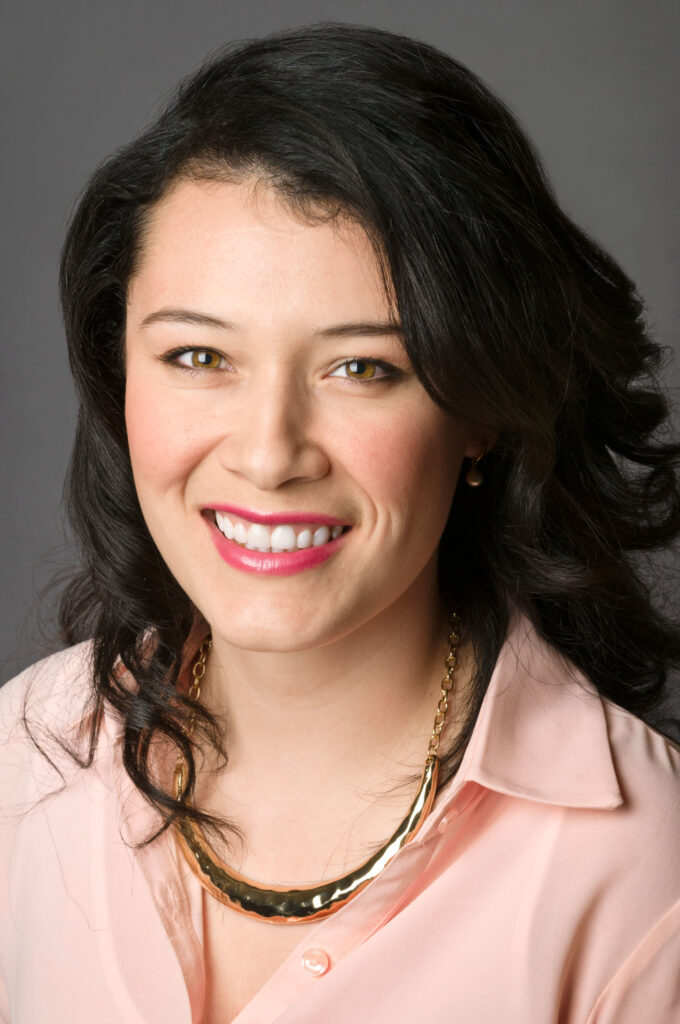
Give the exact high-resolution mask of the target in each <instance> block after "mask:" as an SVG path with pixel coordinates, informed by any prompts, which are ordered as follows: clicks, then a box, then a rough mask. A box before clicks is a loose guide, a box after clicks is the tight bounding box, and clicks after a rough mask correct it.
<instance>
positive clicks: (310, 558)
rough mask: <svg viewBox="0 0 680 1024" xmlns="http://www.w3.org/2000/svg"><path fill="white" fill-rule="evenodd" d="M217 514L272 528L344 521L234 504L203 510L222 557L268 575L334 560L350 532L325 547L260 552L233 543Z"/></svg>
mask: <svg viewBox="0 0 680 1024" xmlns="http://www.w3.org/2000/svg"><path fill="white" fill-rule="evenodd" d="M213 511H218V512H225V513H226V514H227V515H229V513H231V514H232V515H233V516H238V517H239V518H241V519H243V520H246V521H249V522H253V523H262V524H265V525H270V524H272V523H276V524H279V523H282V522H283V523H305V524H307V523H310V522H311V523H314V524H316V525H317V526H328V527H333V526H336V527H337V526H342V525H347V524H343V522H342V520H340V519H335V518H333V517H331V516H323V515H319V514H318V513H316V512H312V513H307V512H301V513H290V512H285V513H276V515H269V514H266V515H265V514H262V513H254V512H252V511H249V510H247V509H237V508H236V506H233V505H212V506H210V507H209V508H204V509H203V519H204V521H205V523H206V525H207V526H208V529H209V530H210V535H211V537H212V540H213V543H214V544H215V547H216V548H217V552H218V554H219V555H220V557H221V558H223V559H224V561H225V562H226V563H227V564H228V565H231V566H233V567H234V568H235V569H240V570H241V571H243V572H251V573H255V574H260V575H266V576H290V575H292V574H293V573H296V572H302V571H303V570H305V569H311V568H314V567H315V566H317V565H321V563H322V562H325V561H327V559H329V558H331V557H332V556H333V555H334V554H335V553H336V552H337V551H338V550H339V549H340V547H341V546H342V544H343V543H344V541H345V537H346V536H347V533H348V532H349V530H347V531H345V532H344V533H341V534H340V535H339V536H337V537H335V538H333V539H330V540H328V541H326V542H325V543H324V544H319V545H318V546H312V547H307V548H298V549H296V550H292V551H256V550H253V549H252V548H247V547H245V546H244V545H243V544H239V543H238V542H237V541H235V540H229V538H228V537H225V536H224V534H223V533H222V531H221V530H220V529H219V528H218V526H217V525H216V523H215V520H214V515H213Z"/></svg>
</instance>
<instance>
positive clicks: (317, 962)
mask: <svg viewBox="0 0 680 1024" xmlns="http://www.w3.org/2000/svg"><path fill="white" fill-rule="evenodd" d="M330 965H331V962H330V960H329V958H328V953H326V952H325V951H324V950H323V949H307V950H305V952H304V953H303V954H302V966H303V967H304V969H305V970H306V971H307V972H308V973H309V974H314V975H316V976H317V977H318V976H320V975H322V974H325V973H326V971H327V970H328V968H329V967H330Z"/></svg>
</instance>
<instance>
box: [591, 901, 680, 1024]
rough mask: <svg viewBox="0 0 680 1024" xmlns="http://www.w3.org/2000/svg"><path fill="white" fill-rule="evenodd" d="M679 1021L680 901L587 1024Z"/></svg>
mask: <svg viewBox="0 0 680 1024" xmlns="http://www.w3.org/2000/svg"><path fill="white" fill-rule="evenodd" d="M641 1021H644V1022H645V1024H671V1022H672V1021H680V901H679V902H678V903H676V904H675V905H674V906H672V907H671V909H670V910H669V911H668V912H667V913H666V914H664V916H663V917H662V918H661V919H660V920H659V921H657V923H656V924H655V925H654V927H653V928H652V929H651V930H650V931H649V932H647V934H646V935H645V937H644V938H643V939H642V941H641V942H640V943H639V944H638V945H637V946H636V947H635V949H634V950H633V952H632V953H631V954H630V956H629V957H628V959H627V960H625V961H624V963H623V964H622V965H621V967H620V968H619V969H618V971H617V972H616V974H615V975H614V976H613V978H612V979H611V980H610V981H609V983H608V984H607V986H606V987H605V988H604V989H603V990H602V992H601V993H600V995H599V996H598V999H597V1001H596V1002H595V1005H594V1006H593V1008H592V1010H591V1011H590V1014H589V1015H588V1019H587V1021H586V1024H640V1022H641Z"/></svg>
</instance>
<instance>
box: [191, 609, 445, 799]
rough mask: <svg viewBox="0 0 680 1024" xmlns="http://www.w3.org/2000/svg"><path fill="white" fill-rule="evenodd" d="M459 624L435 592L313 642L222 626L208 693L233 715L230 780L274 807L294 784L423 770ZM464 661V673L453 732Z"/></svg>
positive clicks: (210, 702)
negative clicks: (254, 646) (254, 640)
mask: <svg viewBox="0 0 680 1024" xmlns="http://www.w3.org/2000/svg"><path fill="white" fill-rule="evenodd" d="M449 628H450V627H449V626H448V622H447V609H446V608H445V607H444V606H443V605H442V603H441V601H440V599H439V597H438V596H436V597H434V598H433V600H432V601H431V602H429V603H427V602H422V603H421V604H420V609H419V610H417V609H416V608H414V603H413V602H412V601H410V602H408V603H407V602H405V601H404V602H397V603H396V604H394V605H392V606H390V608H389V609H387V610H386V611H384V612H382V613H381V614H379V615H377V616H375V617H373V618H372V619H371V620H369V621H368V622H366V623H364V624H363V625H361V626H360V627H359V628H357V629H354V630H352V631H351V632H350V633H348V634H347V635H345V636H342V637H340V638H338V639H337V640H335V641H333V642H332V643H329V644H325V645H323V646H319V647H314V648H311V649H308V650H302V651H287V652H280V651H252V650H244V649H241V648H238V647H235V646H233V645H232V644H230V643H229V641H228V640H227V638H225V637H224V636H221V635H220V634H216V633H214V634H213V648H212V651H211V653H210V656H209V658H208V669H207V672H206V677H205V684H204V686H202V697H201V699H202V700H203V702H204V703H205V704H206V705H207V706H208V707H209V708H210V710H211V711H213V713H216V714H218V715H219V716H221V717H222V720H223V722H224V725H225V732H226V747H227V751H228V754H229V766H228V771H227V776H226V777H228V779H229V782H228V785H227V789H228V790H229V791H230V792H231V793H235V792H237V791H240V792H247V793H248V794H249V799H250V800H254V801H257V804H258V806H260V807H263V808H267V807H270V806H272V805H277V806H280V804H281V801H282V800H284V801H287V800H289V799H290V794H291V793H294V794H296V796H297V799H298V800H300V801H304V800H305V799H309V798H310V797H312V796H316V797H318V793H319V791H322V792H329V791H337V790H339V789H344V790H345V791H347V792H349V791H356V787H357V786H359V785H361V786H362V788H364V789H365V788H366V785H367V782H368V784H369V785H370V784H374V785H375V786H377V787H378V788H380V787H381V786H384V788H385V790H390V789H391V788H392V787H393V786H394V785H395V782H396V781H399V780H400V779H403V778H404V777H407V776H410V775H413V774H414V773H419V772H421V771H422V768H423V765H424V762H425V757H426V753H427V748H428V742H429V737H430V734H431V732H432V726H433V722H434V715H435V711H436V706H437V700H438V697H439V693H440V689H441V683H442V680H443V678H444V675H445V672H446V665H445V657H446V654H447V653H448V649H449V645H448V640H447V633H448V630H449ZM461 654H462V651H461ZM459 664H460V662H459ZM464 671H465V668H464V666H463V664H460V667H459V669H457V671H456V673H455V675H454V698H453V699H452V711H451V712H450V713H449V719H450V721H449V722H447V730H448V733H447V735H448V736H449V739H450V738H451V732H452V727H453V726H454V724H455V718H456V707H457V699H456V696H455V694H456V693H457V692H458V690H459V689H460V684H461V683H462V681H463V680H462V679H461V678H460V676H461V674H462V673H463V672H464ZM226 777H225V778H226Z"/></svg>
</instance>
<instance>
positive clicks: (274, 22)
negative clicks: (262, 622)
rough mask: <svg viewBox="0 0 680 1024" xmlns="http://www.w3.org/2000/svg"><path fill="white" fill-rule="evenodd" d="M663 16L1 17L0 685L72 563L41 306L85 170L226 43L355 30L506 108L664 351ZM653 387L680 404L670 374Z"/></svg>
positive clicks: (63, 442)
mask: <svg viewBox="0 0 680 1024" xmlns="http://www.w3.org/2000/svg"><path fill="white" fill-rule="evenodd" d="M674 8H677V5H676V4H674V3H672V2H670V0H668V2H665V0H652V2H648V3H644V4H643V3H641V2H640V0H623V2H617V0H570V2H568V3H567V2H564V0H563V2H557V0H553V2H551V0H544V2H540V0H474V2H473V0H469V2H468V0H448V2H431V3H428V2H422V0H421V2H419V3H409V2H405V0H391V2H375V0H374V2H368V0H367V2H363V3H361V2H356V0H345V2H344V3H332V2H325V3H322V2H316V3H314V2H303V0H280V2H278V3H277V2H270V3H266V2H260V0H249V2H248V3H243V4H237V3H233V2H229V0H221V2H213V0H193V2H191V3H185V2H180V0H123V2H116V0H112V2H108V3H107V2H103V0H59V2H58V3H56V2H54V3H50V2H49V0H43V2H40V3H37V2H35V0H21V2H20V0H14V3H11V4H10V3H7V4H6V5H5V8H4V10H5V13H4V16H3V24H2V27H1V29H0V34H1V37H2V43H0V46H1V47H2V52H1V59H2V70H1V74H2V86H3V102H2V131H3V138H4V145H3V153H4V157H3V160H2V165H1V170H0V174H1V175H2V197H3V217H2V243H3V244H2V273H1V274H0V287H1V289H2V301H1V304H0V318H1V320H0V323H1V330H2V345H1V349H0V429H1V434H0V436H1V437H2V481H3V496H2V529H1V531H0V538H1V543H2V588H1V591H2V593H1V601H2V607H1V615H0V630H1V638H0V681H2V680H6V679H8V678H10V677H11V676H12V675H14V674H15V673H16V672H17V671H19V669H21V668H23V667H24V666H25V665H27V664H29V663H31V662H32V661H34V660H36V658H37V657H39V656H42V655H43V654H44V653H47V652H48V651H49V650H50V649H53V641H52V639H51V631H52V630H53V629H54V602H52V603H50V602H47V603H45V602H44V601H43V602H40V603H39V602H38V599H37V596H38V593H39V590H40V589H41V588H42V587H43V586H44V585H45V583H46V582H47V581H48V579H49V578H50V577H51V576H52V575H53V573H54V572H55V571H57V570H58V569H60V568H62V567H64V566H67V565H68V564H69V562H70V561H71V560H72V558H73V555H72V552H71V551H70V550H69V548H68V543H67V534H66V532H65V528H64V526H63V524H62V515H61V491H62V483H63V478H64V473H65V470H66V465H67V460H68V456H69V450H70V444H71V437H72V432H73V427H74V420H75V409H74V398H73V391H72V387H71V383H70V378H69V373H68V368H67V362H66V354H65V345H64V341H63V334H62V328H61V324H60V318H59V311H58V306H57V290H56V282H57V263H58V253H59V247H60V243H61V239H62V237H63V232H64V228H65V224H66V221H67V217H68V214H69V211H70V210H71V208H72V205H73V203H74V201H75V199H76V198H77V196H78V193H79V191H80V189H81V188H82V187H83V185H84V183H85V181H86V179H87V177H88V176H89V175H90V174H91V172H92V171H93V170H94V168H95V167H96V165H97V164H98V163H99V162H100V161H101V160H102V159H103V158H104V157H105V156H106V155H108V154H109V153H110V152H111V151H112V150H113V149H115V148H116V147H117V146H119V145H121V144H123V143H124V142H126V141H127V140H128V139H129V138H130V137H131V136H132V135H133V134H134V133H135V132H136V131H137V130H138V129H139V128H140V127H141V126H142V124H143V123H144V122H145V121H146V120H147V119H148V117H149V115H150V114H151V113H152V112H153V111H154V109H156V107H157V106H158V104H159V103H160V102H161V101H162V100H163V98H164V97H165V96H166V95H167V93H168V92H169V90H170V89H171V88H172V86H173V85H174V84H175V83H176V81H177V80H178V79H179V78H180V77H181V76H183V75H184V74H186V73H188V72H190V71H191V70H192V69H194V68H195V67H196V66H197V65H198V64H199V63H200V61H201V60H202V59H203V58H204V57H205V55H206V54H207V53H208V52H209V51H210V50H211V49H212V48H214V47H216V46H218V45H219V44H220V43H221V42H224V41H226V40H228V39H233V38H241V37H244V36H253V35H262V34H264V33H266V32H268V31H272V30H275V29H278V28H283V27H288V26H293V25H299V24H305V23H308V22H311V21H320V20H327V19H328V20H330V19H332V20H339V21H350V22H357V23H367V24H372V25H377V26H381V27H384V28H389V29H392V30H395V31H399V32H404V33H406V34H409V35H413V36H417V37H419V38H421V39H423V40H426V41H428V42H432V43H434V44H435V45H437V46H439V47H440V48H441V49H443V50H445V51H447V52H448V53H450V54H451V55H452V56H454V57H456V58H457V59H459V60H462V61H463V62H464V63H465V64H467V65H469V66H470V68H471V69H472V70H474V71H475V72H477V73H478V74H479V75H480V76H481V77H482V78H483V79H484V80H485V81H486V82H487V84H488V85H490V86H491V88H492V89H493V90H494V91H496V92H497V93H498V94H499V95H500V96H501V97H502V98H503V99H505V101H506V102H508V103H509V104H510V106H511V107H512V108H513V110H514V111H515V113H516V114H517V115H518V116H519V119H520V121H521V122H522V124H523V125H524V127H525V128H526V129H527V130H528V132H529V135H530V136H531V137H532V139H533V140H534V142H535V144H536V145H537V147H538V149H539V152H540V153H541V155H542V157H543V159H544V162H545V164H546V167H547V170H548V173H549V176H550V177H551V180H552V182H553V185H554V187H555V189H556V192H557V195H558V197H559V198H560V200H561V202H562V205H563V206H564V207H565V208H566V210H567V212H568V213H569V214H570V215H571V216H572V217H573V218H574V219H575V220H576V221H577V222H578V223H580V224H581V225H582V226H583V227H585V229H586V230H587V231H588V232H589V233H590V234H592V235H593V236H594V237H595V238H596V239H597V240H598V241H599V242H600V243H601V244H603V245H604V247H605V248H606V249H608V250H609V251H610V252H612V253H613V255H614V256H615V257H616V258H617V259H618V260H619V262H620V263H621V264H622V266H623V267H624V269H625V270H626V271H627V272H628V273H629V274H630V275H631V276H632V277H633V279H634V280H635V281H636V282H637V283H638V286H639V288H640V291H641V293H642V295H643V296H644V297H645V299H646V301H647V306H648V316H649V319H650V321H651V323H652V325H653V327H654V329H655V333H656V337H657V339H658V340H659V341H660V342H662V343H663V344H665V345H669V346H671V347H675V345H676V338H677V323H678V300H677V285H676V282H677V276H678V275H677V271H678V263H679V254H678V231H677V228H678V223H677V222H678V210H679V209H680V194H679V193H680V179H679V178H678V175H677V167H678V164H679V163H680V152H679V149H680V145H679V135H678V131H677V127H676V124H677V115H678V106H679V102H678V96H679V95H680V89H679V86H680V75H679V74H678V72H677V69H676V63H677V54H678V44H679V43H680V18H679V16H678V14H677V13H676V11H675V10H674ZM666 382H667V385H668V386H669V387H672V388H677V387H678V385H680V366H678V364H677V361H675V362H671V363H670V364H669V367H668V370H667V372H666ZM679 402H680V398H676V405H677V404H678V403H679ZM662 570H663V571H664V572H665V573H666V574H667V575H668V574H677V570H678V560H677V557H675V558H673V557H671V556H670V555H667V556H666V557H665V558H664V559H663V560H662V563H661V564H660V565H659V566H658V568H657V570H655V572H656V573H659V572H661V571H662ZM668 578H669V580H670V578H671V577H670V575H669V576H668ZM668 585H669V587H671V584H670V583H669V584H668ZM669 593H670V591H669ZM671 596H672V595H671ZM678 703H679V704H680V700H679V701H678ZM676 710H678V708H677V706H676Z"/></svg>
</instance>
